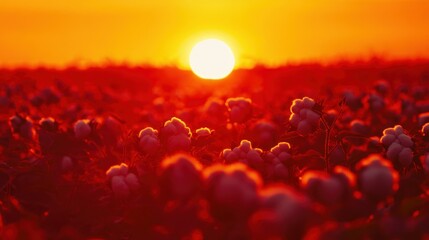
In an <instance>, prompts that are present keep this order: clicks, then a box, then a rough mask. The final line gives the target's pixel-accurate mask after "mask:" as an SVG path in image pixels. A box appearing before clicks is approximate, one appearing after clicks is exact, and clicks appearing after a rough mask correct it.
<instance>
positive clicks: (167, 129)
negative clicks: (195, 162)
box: [161, 117, 192, 152]
mask: <svg viewBox="0 0 429 240" xmlns="http://www.w3.org/2000/svg"><path fill="white" fill-rule="evenodd" d="M161 136H162V139H163V141H164V142H165V144H166V148H167V151H168V152H176V151H188V150H189V149H190V147H191V136H192V133H191V130H190V129H189V127H187V126H186V124H185V122H183V121H182V120H180V119H179V118H176V117H173V118H171V119H170V120H168V121H166V122H165V123H164V127H163V128H162V129H161Z"/></svg>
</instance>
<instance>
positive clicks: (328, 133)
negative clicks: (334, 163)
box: [321, 117, 331, 173]
mask: <svg viewBox="0 0 429 240" xmlns="http://www.w3.org/2000/svg"><path fill="white" fill-rule="evenodd" d="M321 121H322V123H323V126H324V127H325V166H326V172H328V173H329V172H330V166H329V155H330V152H329V140H330V138H331V127H330V126H328V123H327V122H326V120H325V119H324V118H323V117H322V118H321Z"/></svg>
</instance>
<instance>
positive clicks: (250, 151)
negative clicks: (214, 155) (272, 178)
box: [221, 140, 264, 169]
mask: <svg viewBox="0 0 429 240" xmlns="http://www.w3.org/2000/svg"><path fill="white" fill-rule="evenodd" d="M261 154H262V150H261V149H259V148H253V147H252V143H251V142H250V141H248V140H241V142H240V145H239V146H238V147H235V148H234V149H229V148H228V149H224V150H223V151H222V153H221V158H223V159H224V160H225V163H227V164H230V163H234V162H241V163H244V164H246V165H248V166H250V167H252V168H255V169H260V168H261V167H262V166H263V164H264V160H263V159H262V157H261Z"/></svg>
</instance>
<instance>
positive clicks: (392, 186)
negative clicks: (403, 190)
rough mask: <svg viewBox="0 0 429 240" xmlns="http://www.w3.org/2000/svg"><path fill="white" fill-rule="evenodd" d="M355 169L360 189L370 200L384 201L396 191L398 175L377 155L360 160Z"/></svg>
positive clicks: (388, 163)
mask: <svg viewBox="0 0 429 240" xmlns="http://www.w3.org/2000/svg"><path fill="white" fill-rule="evenodd" d="M357 169H358V173H359V174H358V183H359V186H360V189H361V191H362V193H363V194H364V196H366V197H367V198H369V199H371V200H374V201H381V200H384V199H386V198H387V197H389V196H391V195H392V194H393V193H394V192H395V191H396V190H397V189H398V180H399V175H398V173H397V172H396V171H395V170H394V169H393V167H392V165H391V164H390V162H388V161H387V160H385V159H383V158H382V157H381V156H379V155H370V156H369V157H367V158H365V159H363V160H361V161H360V162H359V164H358V166H357Z"/></svg>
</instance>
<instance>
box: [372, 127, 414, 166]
mask: <svg viewBox="0 0 429 240" xmlns="http://www.w3.org/2000/svg"><path fill="white" fill-rule="evenodd" d="M380 142H381V143H382V144H383V146H384V147H385V148H386V150H387V151H386V157H387V158H388V159H389V160H391V161H392V162H395V163H396V162H398V163H400V164H401V165H402V166H404V167H407V166H409V165H410V164H411V163H412V161H413V156H414V154H413V150H412V149H411V147H412V146H413V145H414V143H413V140H412V139H411V137H410V136H409V135H407V134H406V133H405V131H404V129H403V127H402V126H401V125H396V126H395V127H393V128H386V129H385V130H384V131H383V136H382V137H381V139H380Z"/></svg>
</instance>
